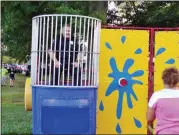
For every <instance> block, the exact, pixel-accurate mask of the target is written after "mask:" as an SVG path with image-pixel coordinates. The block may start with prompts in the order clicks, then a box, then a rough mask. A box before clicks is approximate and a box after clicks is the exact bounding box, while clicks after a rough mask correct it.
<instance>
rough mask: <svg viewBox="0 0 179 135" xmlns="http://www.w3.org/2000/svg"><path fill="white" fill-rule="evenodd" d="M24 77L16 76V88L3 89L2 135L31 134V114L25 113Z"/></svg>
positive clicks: (7, 86) (7, 84)
mask: <svg viewBox="0 0 179 135" xmlns="http://www.w3.org/2000/svg"><path fill="white" fill-rule="evenodd" d="M25 80H26V78H25V77H24V75H16V80H15V83H14V87H11V88H10V87H9V80H7V82H6V87H2V89H1V90H2V97H1V101H2V117H1V122H2V131H1V132H2V134H31V132H32V118H31V113H32V112H27V111H25V107H24V89H25Z"/></svg>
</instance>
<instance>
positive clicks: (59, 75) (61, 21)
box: [58, 16, 63, 86]
mask: <svg viewBox="0 0 179 135" xmlns="http://www.w3.org/2000/svg"><path fill="white" fill-rule="evenodd" d="M62 23H63V18H62V16H61V17H60V41H59V42H60V44H59V51H61V43H62ZM58 60H59V61H58V62H59V71H58V86H59V83H60V77H61V74H60V71H61V53H59V57H58Z"/></svg>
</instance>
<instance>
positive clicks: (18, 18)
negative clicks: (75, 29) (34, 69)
mask: <svg viewBox="0 0 179 135" xmlns="http://www.w3.org/2000/svg"><path fill="white" fill-rule="evenodd" d="M1 3H2V5H1V6H2V29H3V33H2V42H3V43H4V44H5V45H6V46H7V47H8V50H7V52H6V55H8V56H11V57H13V58H16V59H18V60H19V61H20V62H21V61H24V60H25V57H26V55H30V49H31V33H32V17H34V16H36V15H43V14H78V15H89V16H93V17H99V19H101V18H102V20H105V14H103V15H101V14H100V12H98V13H94V12H95V10H98V8H97V9H95V10H93V13H92V12H89V7H88V6H89V5H88V3H89V2H87V1H86V2H85V1H71V2H66V1H23V2H20V1H2V2H1ZM100 3H106V2H100ZM100 10H101V11H103V12H105V11H107V7H106V9H105V8H102V9H100Z"/></svg>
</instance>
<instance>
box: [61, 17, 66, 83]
mask: <svg viewBox="0 0 179 135" xmlns="http://www.w3.org/2000/svg"><path fill="white" fill-rule="evenodd" d="M66 27H67V16H66V17H65V37H64V38H65V40H64V45H63V46H64V53H63V82H62V84H63V86H64V79H65V78H64V73H65V53H66Z"/></svg>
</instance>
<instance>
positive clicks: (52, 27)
mask: <svg viewBox="0 0 179 135" xmlns="http://www.w3.org/2000/svg"><path fill="white" fill-rule="evenodd" d="M52 24H53V18H52V20H51V42H50V49H51V50H52V44H53V26H52ZM54 42H56V41H54ZM53 52H55V51H53ZM51 70H52V60H50V68H49V84H51V83H50V81H51Z"/></svg>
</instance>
